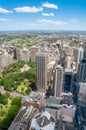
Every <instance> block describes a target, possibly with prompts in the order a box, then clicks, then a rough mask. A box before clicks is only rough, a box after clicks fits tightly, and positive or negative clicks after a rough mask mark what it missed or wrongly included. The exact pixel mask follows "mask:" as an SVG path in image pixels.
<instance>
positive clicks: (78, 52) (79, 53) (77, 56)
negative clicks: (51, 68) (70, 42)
mask: <svg viewBox="0 0 86 130" xmlns="http://www.w3.org/2000/svg"><path fill="white" fill-rule="evenodd" d="M83 52H84V50H83V48H82V47H80V48H75V49H74V62H75V63H76V70H77V69H78V64H79V63H80V61H81V60H82V58H83Z"/></svg>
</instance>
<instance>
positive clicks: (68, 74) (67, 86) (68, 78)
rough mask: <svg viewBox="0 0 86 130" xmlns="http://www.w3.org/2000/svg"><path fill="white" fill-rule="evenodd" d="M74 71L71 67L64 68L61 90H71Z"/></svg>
mask: <svg viewBox="0 0 86 130" xmlns="http://www.w3.org/2000/svg"><path fill="white" fill-rule="evenodd" d="M73 76H74V72H73V70H72V69H65V71H64V78H63V90H64V92H70V91H71V90H72V84H73Z"/></svg>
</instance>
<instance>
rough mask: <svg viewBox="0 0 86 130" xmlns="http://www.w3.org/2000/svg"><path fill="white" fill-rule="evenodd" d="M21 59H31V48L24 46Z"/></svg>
mask: <svg viewBox="0 0 86 130" xmlns="http://www.w3.org/2000/svg"><path fill="white" fill-rule="evenodd" d="M21 60H23V61H25V62H27V61H29V50H28V49H26V48H24V49H23V50H22V52H21Z"/></svg>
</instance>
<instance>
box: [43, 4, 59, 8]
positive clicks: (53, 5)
mask: <svg viewBox="0 0 86 130" xmlns="http://www.w3.org/2000/svg"><path fill="white" fill-rule="evenodd" d="M42 7H46V8H51V9H58V6H57V5H55V4H52V3H49V2H45V3H43V4H42Z"/></svg>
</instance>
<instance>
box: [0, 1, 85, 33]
mask: <svg viewBox="0 0 86 130" xmlns="http://www.w3.org/2000/svg"><path fill="white" fill-rule="evenodd" d="M85 7H86V1H85V0H82V1H80V0H76V1H74V0H73V1H69V0H65V2H64V0H58V1H56V0H53V1H51V0H48V1H44V0H36V1H34V2H33V1H28V0H24V1H23V0H15V1H14V0H9V1H8V0H5V1H3V0H0V30H1V31H5V30H6V31H8V30H79V31H80V30H81V31H86V26H85V23H86V18H85V13H86V9H85Z"/></svg>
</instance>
